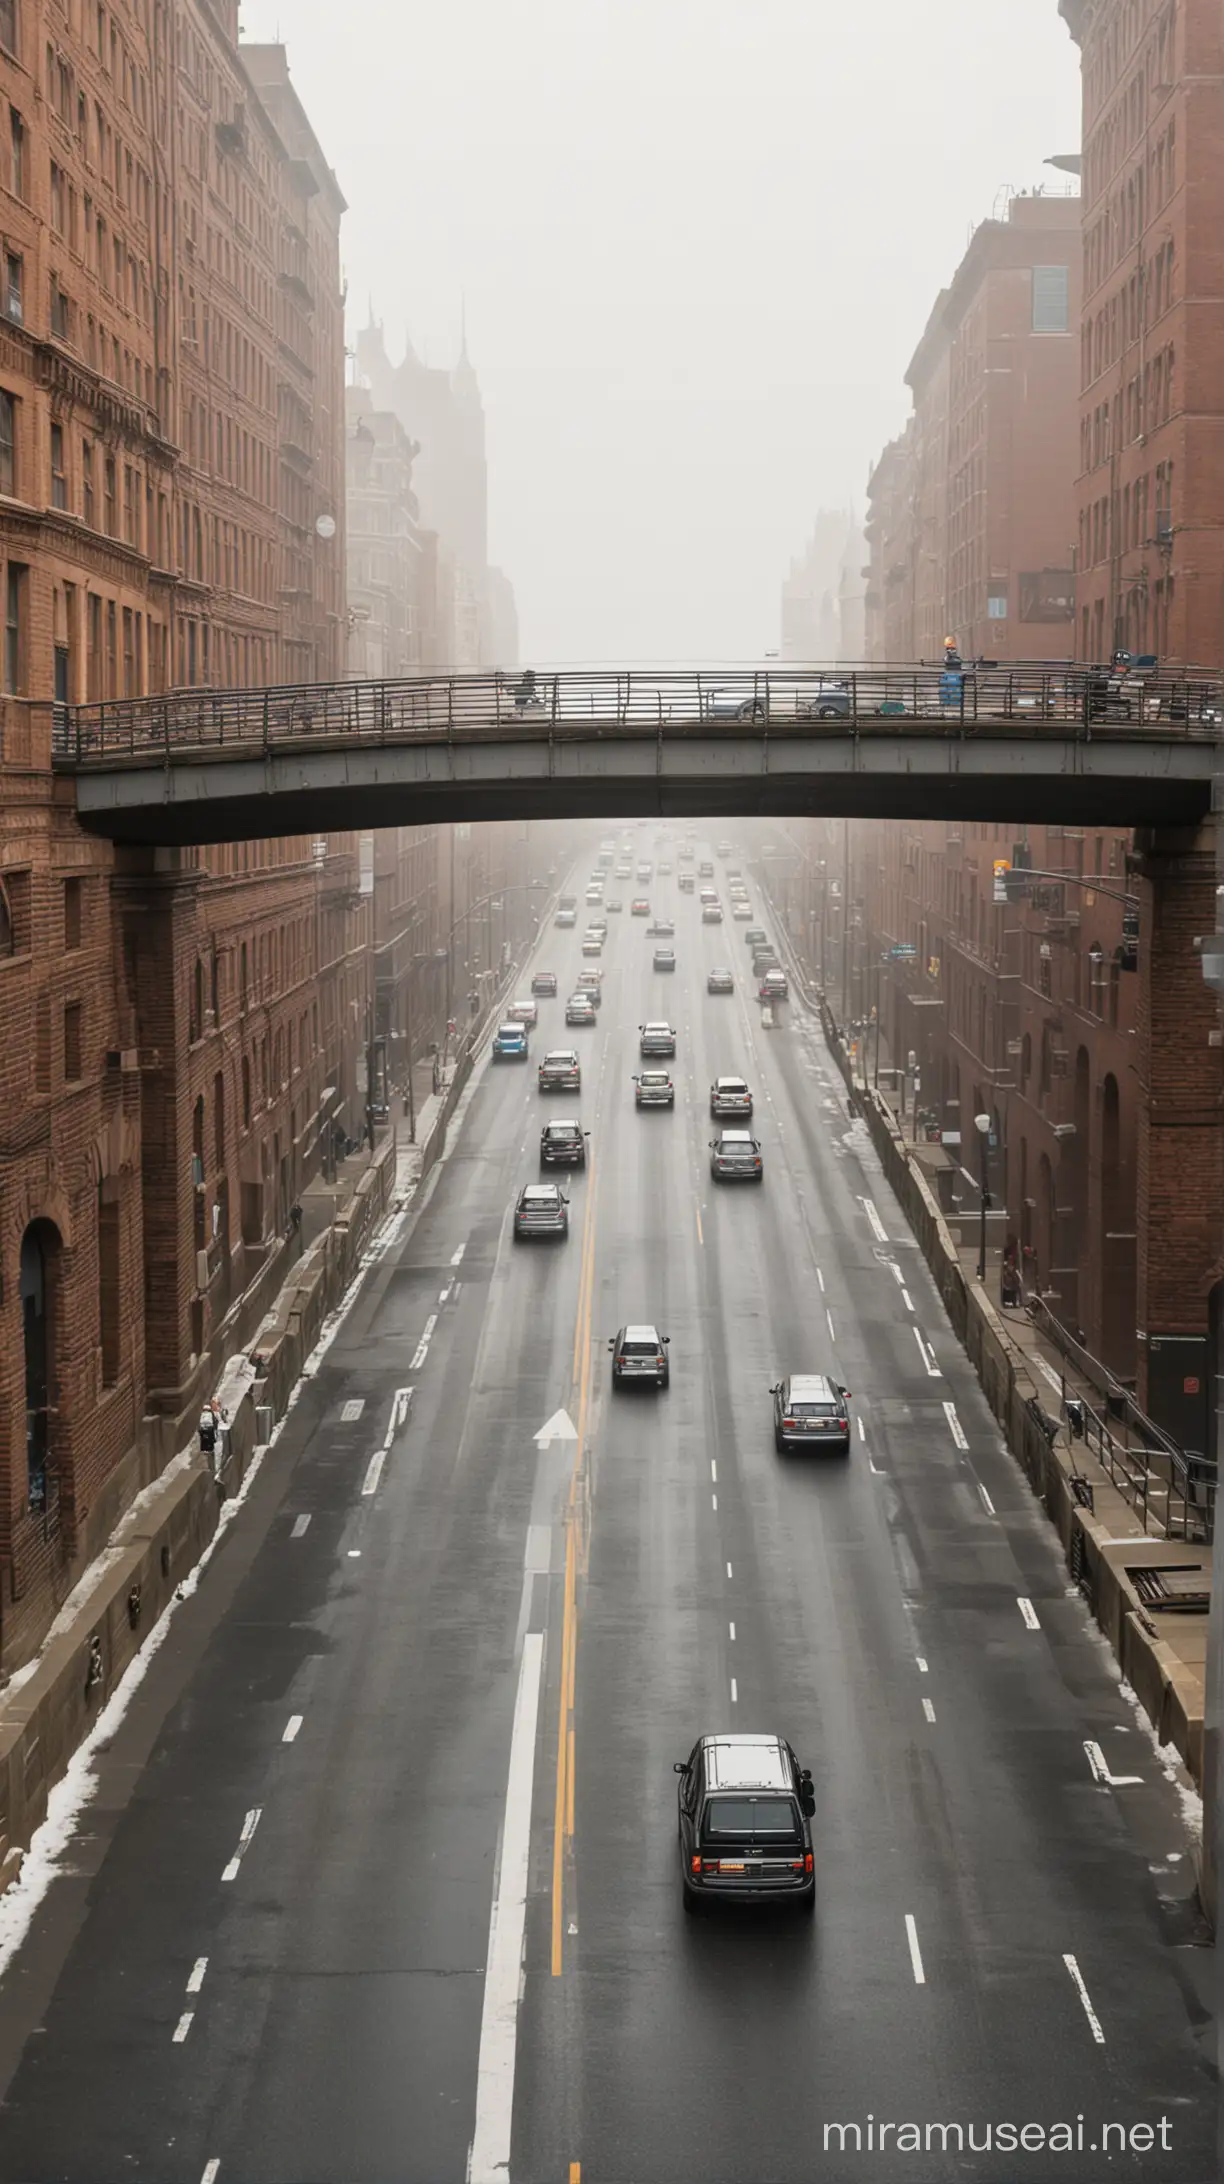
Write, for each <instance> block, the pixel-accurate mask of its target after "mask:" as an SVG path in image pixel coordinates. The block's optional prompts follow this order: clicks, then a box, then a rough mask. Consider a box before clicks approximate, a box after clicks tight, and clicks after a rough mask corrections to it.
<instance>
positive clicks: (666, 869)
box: [659, 864, 671, 879]
mask: <svg viewBox="0 0 1224 2184" xmlns="http://www.w3.org/2000/svg"><path fill="white" fill-rule="evenodd" d="M670 871H671V866H670V865H669V864H661V865H660V866H659V878H660V879H664V878H666V876H667V875H668V874H669V873H670Z"/></svg>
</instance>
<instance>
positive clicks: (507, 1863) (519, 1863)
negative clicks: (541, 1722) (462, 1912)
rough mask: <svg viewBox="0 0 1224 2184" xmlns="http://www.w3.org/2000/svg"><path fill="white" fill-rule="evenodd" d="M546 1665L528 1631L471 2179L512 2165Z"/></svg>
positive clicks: (494, 1920) (501, 2183)
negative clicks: (533, 1805) (534, 1799)
mask: <svg viewBox="0 0 1224 2184" xmlns="http://www.w3.org/2000/svg"><path fill="white" fill-rule="evenodd" d="M543 1665H544V1636H543V1633H542V1632H541V1631H538V1630H531V1631H528V1633H527V1635H526V1637H525V1638H524V1640H523V1658H522V1661H521V1663H520V1665H519V1679H518V1690H517V1692H516V1694H515V1700H514V1727H513V1729H512V1731H511V1734H510V1767H509V1772H508V1774H507V1777H506V1810H505V1819H504V1821H503V1823H502V1841H501V1863H500V1868H499V1871H498V1875H497V1891H496V1894H495V1895H494V1898H493V1907H492V1913H491V1916H490V1919H489V1947H488V1954H487V1957H486V1960H485V1982H484V2005H483V2008H482V2010H481V2017H480V2051H479V2061H478V2064H477V2070H476V2125H475V2129H474V2131H473V2133H472V2144H471V2149H470V2151H469V2154H468V2165H467V2174H468V2184H506V2178H507V2177H508V2175H509V2171H510V2124H511V2119H512V2116H513V2112H514V2058H515V2050H516V2048H517V2045H518V2009H519V1989H520V1986H521V1984H522V1977H523V1928H524V1924H525V1920H526V1915H527V1878H528V1867H529V1865H530V1859H531V1792H532V1783H533V1781H534V1778H535V1746H536V1723H537V1719H538V1716H539V1711H540V1676H541V1672H542V1669H543Z"/></svg>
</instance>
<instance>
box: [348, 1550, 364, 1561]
mask: <svg viewBox="0 0 1224 2184" xmlns="http://www.w3.org/2000/svg"><path fill="white" fill-rule="evenodd" d="M348 1559H349V1561H350V1562H360V1560H361V1549H360V1547H350V1548H349V1551H348Z"/></svg>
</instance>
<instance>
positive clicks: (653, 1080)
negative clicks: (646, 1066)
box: [638, 1070, 671, 1084]
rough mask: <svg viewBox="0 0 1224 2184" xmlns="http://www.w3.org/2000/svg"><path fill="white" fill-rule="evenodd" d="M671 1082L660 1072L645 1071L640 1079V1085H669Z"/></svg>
mask: <svg viewBox="0 0 1224 2184" xmlns="http://www.w3.org/2000/svg"><path fill="white" fill-rule="evenodd" d="M670 1081H671V1080H670V1079H669V1078H667V1077H665V1076H664V1075H663V1073H662V1071H660V1070H643V1072H642V1075H641V1076H640V1078H639V1079H638V1082H639V1084H668V1083H670Z"/></svg>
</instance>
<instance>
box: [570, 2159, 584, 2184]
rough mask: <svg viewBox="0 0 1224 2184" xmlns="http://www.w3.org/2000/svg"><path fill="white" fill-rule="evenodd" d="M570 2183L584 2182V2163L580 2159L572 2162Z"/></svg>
mask: <svg viewBox="0 0 1224 2184" xmlns="http://www.w3.org/2000/svg"><path fill="white" fill-rule="evenodd" d="M569 2184H582V2163H581V2162H580V2161H571V2163H570V2173H569Z"/></svg>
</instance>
